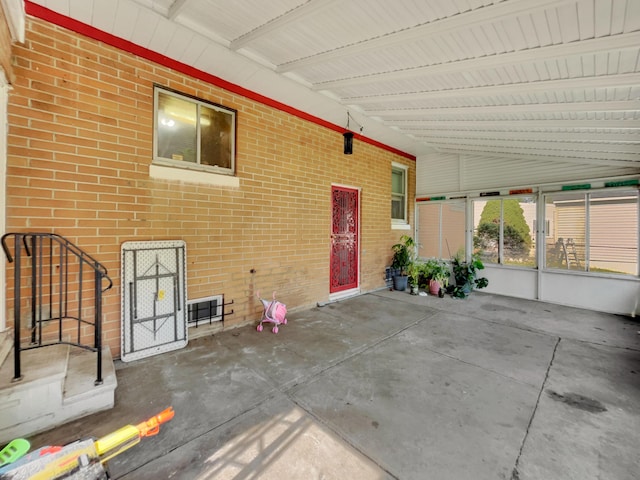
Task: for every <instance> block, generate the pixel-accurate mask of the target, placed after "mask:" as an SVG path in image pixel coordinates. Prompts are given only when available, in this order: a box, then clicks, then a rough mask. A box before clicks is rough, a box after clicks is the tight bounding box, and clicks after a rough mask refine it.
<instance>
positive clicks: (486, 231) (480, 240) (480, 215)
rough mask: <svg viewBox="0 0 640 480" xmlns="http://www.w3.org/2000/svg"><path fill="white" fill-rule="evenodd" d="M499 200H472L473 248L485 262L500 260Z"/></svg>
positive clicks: (497, 261)
mask: <svg viewBox="0 0 640 480" xmlns="http://www.w3.org/2000/svg"><path fill="white" fill-rule="evenodd" d="M501 208H502V203H501V200H474V201H473V230H474V235H473V248H474V250H475V252H476V253H477V254H478V255H479V256H480V259H481V260H482V261H483V262H485V263H499V262H500V224H501V218H502V216H501Z"/></svg>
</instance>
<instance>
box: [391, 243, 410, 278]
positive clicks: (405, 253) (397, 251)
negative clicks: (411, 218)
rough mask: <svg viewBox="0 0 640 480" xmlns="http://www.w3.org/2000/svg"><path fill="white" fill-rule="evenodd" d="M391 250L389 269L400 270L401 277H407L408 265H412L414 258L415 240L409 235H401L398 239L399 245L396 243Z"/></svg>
mask: <svg viewBox="0 0 640 480" xmlns="http://www.w3.org/2000/svg"><path fill="white" fill-rule="evenodd" d="M391 249H392V250H393V259H392V260H391V267H392V268H395V269H397V270H400V272H401V274H402V275H407V274H408V269H409V265H411V263H413V261H414V260H415V257H416V253H415V250H416V242H415V240H414V239H413V237H410V236H409V235H402V237H400V243H396V244H395V245H393V246H392V247H391Z"/></svg>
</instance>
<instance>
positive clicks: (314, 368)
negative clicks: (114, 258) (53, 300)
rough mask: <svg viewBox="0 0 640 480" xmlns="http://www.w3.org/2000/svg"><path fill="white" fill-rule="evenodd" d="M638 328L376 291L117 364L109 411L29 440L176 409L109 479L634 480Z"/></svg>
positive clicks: (41, 441) (476, 300) (95, 432)
mask: <svg viewBox="0 0 640 480" xmlns="http://www.w3.org/2000/svg"><path fill="white" fill-rule="evenodd" d="M638 331H640V325H639V324H638V323H637V321H636V320H635V319H631V318H626V317H620V316H616V315H607V314H602V313H596V312H586V311H583V310H578V309H572V308H568V307H561V306H556V305H550V304H544V303H540V302H533V301H528V300H518V299H511V298H506V297H500V296H495V295H490V294H479V293H477V292H476V293H474V294H473V295H472V296H471V297H470V298H469V299H467V300H454V299H451V298H444V299H439V298H436V297H431V296H429V297H424V296H412V295H409V294H406V293H403V292H391V291H386V290H385V291H379V292H374V293H370V294H366V295H361V296H359V297H355V298H351V299H347V300H343V301H340V302H337V303H332V304H328V305H326V306H322V307H317V308H313V309H310V310H306V311H301V312H296V313H293V314H290V315H289V324H288V325H285V326H283V327H282V328H281V329H280V333H278V334H277V335H273V334H272V333H271V332H270V331H268V330H265V331H263V332H261V333H258V332H257V331H256V330H255V327H253V326H247V327H242V328H239V329H236V330H230V331H226V332H222V333H217V334H214V335H209V336H205V337H202V338H198V339H195V340H192V341H190V342H189V345H188V347H187V348H185V349H182V350H178V351H174V352H169V353H166V354H163V355H158V356H155V357H149V358H146V359H141V360H138V361H135V362H130V363H127V364H123V363H120V362H117V376H118V385H119V386H118V389H117V390H116V405H115V407H114V408H113V409H112V410H110V411H106V412H101V413H99V414H96V415H92V416H89V417H85V418H83V419H80V420H78V421H75V422H71V423H70V424H66V425H64V426H62V427H60V428H57V429H55V430H52V431H49V432H45V433H43V434H41V435H38V436H35V437H34V438H33V439H31V441H32V444H33V445H34V446H41V445H47V444H49V445H56V444H57V445H62V444H66V443H69V442H71V441H73V440H76V439H78V438H84V437H87V436H91V437H96V438H97V437H100V436H102V435H105V434H107V433H110V432H112V431H114V430H117V429H118V428H120V427H121V426H123V425H126V424H136V423H138V422H140V421H143V420H144V419H146V418H147V417H149V416H151V415H153V414H155V413H157V412H159V411H161V410H163V409H164V408H166V407H168V406H173V408H174V410H175V411H176V416H175V418H174V419H173V420H172V421H171V422H169V423H168V424H166V425H163V427H162V428H161V431H160V433H159V434H158V435H157V436H155V437H151V438H146V439H143V440H142V442H141V443H140V444H138V445H136V446H134V447H133V448H131V449H129V450H127V451H125V452H124V453H122V454H121V455H118V456H117V457H115V458H113V459H112V460H110V461H109V470H110V473H111V475H112V477H113V478H123V479H127V480H128V479H134V478H135V479H138V478H140V479H144V478H180V479H191V478H193V479H205V478H216V479H218V478H233V479H241V478H261V479H268V480H270V479H274V480H275V479H282V478H305V479H307V478H323V479H341V480H342V479H344V478H350V479H355V480H360V479H378V478H379V479H388V478H389V479H420V480H422V479H424V478H434V479H439V480H440V479H445V480H446V479H455V480H463V479H474V480H476V479H481V480H482V479H492V480H493V479H511V480H524V479H527V480H530V479H531V480H533V479H547V478H549V479H550V478H562V479H565V478H580V479H591V478H593V479H597V478H607V479H612V480H617V479H620V480H626V479H630V478H637V471H640V465H638V456H637V446H636V443H637V442H636V441H637V432H638V431H639V427H640V423H639V422H640V392H638V389H639V388H640V387H639V386H638V385H639V384H638V380H637V379H638V375H639V374H640V373H638V372H640V365H639V364H638V358H639V357H640V335H638ZM600 407H603V408H604V409H605V410H601V411H597V410H598V409H599V408H600ZM589 409H591V410H589ZM594 409H595V410H594ZM592 410H593V411H592Z"/></svg>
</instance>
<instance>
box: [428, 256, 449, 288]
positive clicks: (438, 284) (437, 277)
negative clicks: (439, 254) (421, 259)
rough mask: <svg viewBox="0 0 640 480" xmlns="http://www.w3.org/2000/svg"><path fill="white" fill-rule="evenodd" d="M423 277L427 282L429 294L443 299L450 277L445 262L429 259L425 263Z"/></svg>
mask: <svg viewBox="0 0 640 480" xmlns="http://www.w3.org/2000/svg"><path fill="white" fill-rule="evenodd" d="M425 276H426V277H427V279H428V280H429V292H430V293H431V294H432V295H438V296H439V297H443V296H444V291H445V289H446V288H447V286H448V285H449V277H450V276H451V270H449V265H448V264H447V262H445V261H444V260H442V259H440V258H430V259H429V260H427V262H426V266H425Z"/></svg>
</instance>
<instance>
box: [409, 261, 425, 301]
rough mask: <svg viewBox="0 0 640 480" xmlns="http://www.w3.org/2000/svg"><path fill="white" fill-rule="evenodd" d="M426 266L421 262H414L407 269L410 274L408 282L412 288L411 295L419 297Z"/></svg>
mask: <svg viewBox="0 0 640 480" xmlns="http://www.w3.org/2000/svg"><path fill="white" fill-rule="evenodd" d="M423 268H424V264H423V263H422V262H421V261H420V260H417V259H416V260H414V261H412V262H411V263H410V264H409V266H408V267H407V273H408V274H409V277H408V282H409V285H410V286H411V294H412V295H418V292H419V290H420V276H421V275H422V272H423Z"/></svg>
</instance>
